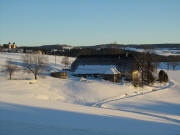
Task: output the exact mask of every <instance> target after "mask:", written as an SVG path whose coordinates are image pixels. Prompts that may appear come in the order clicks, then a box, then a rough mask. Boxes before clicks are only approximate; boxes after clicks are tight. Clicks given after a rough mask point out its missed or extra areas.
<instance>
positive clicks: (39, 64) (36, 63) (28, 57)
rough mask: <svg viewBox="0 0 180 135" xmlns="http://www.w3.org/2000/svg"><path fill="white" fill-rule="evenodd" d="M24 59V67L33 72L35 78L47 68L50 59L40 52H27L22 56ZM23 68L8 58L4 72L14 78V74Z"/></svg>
mask: <svg viewBox="0 0 180 135" xmlns="http://www.w3.org/2000/svg"><path fill="white" fill-rule="evenodd" d="M22 61H23V69H22V70H25V71H27V72H28V73H32V74H33V75H34V79H35V80H37V77H38V75H39V74H40V73H41V72H42V71H44V70H46V69H47V66H48V64H47V62H48V59H47V57H45V56H44V55H39V54H25V55H23V56H22ZM18 70H21V68H20V67H18V66H17V65H16V64H15V63H14V61H13V60H12V59H8V60H7V61H6V64H5V65H4V72H6V73H7V74H8V75H9V79H10V80H11V79H12V75H13V74H14V73H15V72H16V71H18Z"/></svg>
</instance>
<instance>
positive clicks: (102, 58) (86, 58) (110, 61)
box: [71, 53, 135, 72]
mask: <svg viewBox="0 0 180 135" xmlns="http://www.w3.org/2000/svg"><path fill="white" fill-rule="evenodd" d="M133 63H135V57H134V56H133V55H132V54H126V53H124V54H116V55H81V56H79V57H78V58H77V59H76V60H75V61H74V62H73V63H72V65H71V71H73V72H74V71H75V70H76V69H77V67H78V66H79V65H115V66H116V68H117V69H118V70H119V71H124V70H130V69H131V68H132V64H133Z"/></svg>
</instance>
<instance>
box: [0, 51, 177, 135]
mask: <svg viewBox="0 0 180 135" xmlns="http://www.w3.org/2000/svg"><path fill="white" fill-rule="evenodd" d="M7 58H12V59H14V61H16V62H17V63H18V64H20V63H21V54H13V53H12V54H8V53H1V54H0V64H1V65H3V64H4V63H5V60H6V59H7ZM48 58H49V63H50V68H49V70H50V71H60V70H61V69H62V68H63V65H61V64H60V63H61V59H62V57H60V56H59V57H58V56H57V58H56V59H57V63H56V65H55V64H54V56H48ZM71 60H72V61H73V60H74V58H71ZM20 65H21V64H20ZM168 74H169V76H170V78H171V81H170V82H169V83H168V84H156V85H155V86H153V87H144V88H134V87H133V86H132V85H131V84H128V83H127V84H114V83H111V82H107V81H103V80H94V79H88V80H87V81H80V78H77V77H73V76H71V75H70V76H69V79H68V80H63V79H57V78H52V77H50V76H47V75H46V76H43V77H41V78H39V79H38V80H37V81H35V80H33V76H31V75H29V74H25V73H23V72H18V73H16V75H15V76H14V77H13V78H14V79H18V80H8V76H5V74H4V73H0V134H2V135H6V134H15V135H19V134H29V135H31V134H38V135H39V134H42V135H56V134H63V135H67V134H73V135H74V134H75V135H79V134H83V135H84V134H85V135H90V134H98V135H99V134H106V135H107V134H108V135H109V134H112V135H113V134H123V135H131V134H133V135H134V134H135V135H136V134H137V135H144V134H146V135H152V134H157V135H161V134H162V135H171V134H172V135H173V134H174V135H175V134H179V133H180V111H179V110H180V98H179V97H180V82H179V76H180V71H179V70H177V71H168Z"/></svg>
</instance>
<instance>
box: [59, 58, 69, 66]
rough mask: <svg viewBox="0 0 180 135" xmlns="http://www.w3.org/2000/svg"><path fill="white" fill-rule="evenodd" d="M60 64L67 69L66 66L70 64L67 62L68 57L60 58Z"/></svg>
mask: <svg viewBox="0 0 180 135" xmlns="http://www.w3.org/2000/svg"><path fill="white" fill-rule="evenodd" d="M61 63H62V64H63V65H64V66H65V67H68V66H69V65H70V64H71V63H70V61H69V57H67V56H64V57H63V58H62V61H61Z"/></svg>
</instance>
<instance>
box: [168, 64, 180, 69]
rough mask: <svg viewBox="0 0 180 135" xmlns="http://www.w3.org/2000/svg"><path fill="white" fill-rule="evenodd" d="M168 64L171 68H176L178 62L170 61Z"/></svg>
mask: <svg viewBox="0 0 180 135" xmlns="http://www.w3.org/2000/svg"><path fill="white" fill-rule="evenodd" d="M170 65H171V66H172V68H173V70H175V69H176V67H177V66H178V65H179V63H178V62H170Z"/></svg>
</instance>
